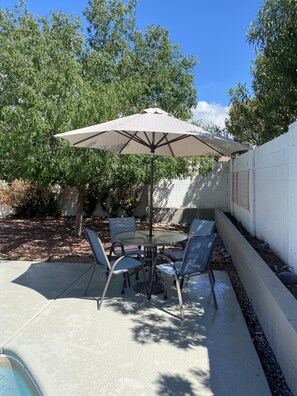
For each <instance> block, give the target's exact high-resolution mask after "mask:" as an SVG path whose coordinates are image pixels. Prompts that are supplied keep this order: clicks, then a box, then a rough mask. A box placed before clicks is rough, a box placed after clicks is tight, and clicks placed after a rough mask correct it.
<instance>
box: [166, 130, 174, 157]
mask: <svg viewBox="0 0 297 396" xmlns="http://www.w3.org/2000/svg"><path fill="white" fill-rule="evenodd" d="M165 140H166V142H167V145H168V147H169V150H170V152H171V154H172V157H175V155H174V152H173V150H172V147H171V142H169V140H168V139H167V133H166V135H165Z"/></svg>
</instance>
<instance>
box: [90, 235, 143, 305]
mask: <svg viewBox="0 0 297 396" xmlns="http://www.w3.org/2000/svg"><path fill="white" fill-rule="evenodd" d="M84 232H85V234H86V237H87V239H88V241H89V244H90V246H91V249H92V252H93V254H94V257H95V260H96V261H95V263H94V266H93V268H92V272H91V277H90V279H89V282H88V285H87V288H86V291H85V294H84V295H86V294H87V291H88V289H89V286H90V284H91V280H92V278H93V275H94V272H95V268H96V265H99V266H101V267H103V268H104V267H105V269H106V278H107V279H106V283H105V286H104V289H103V292H102V295H101V299H100V302H99V300H98V301H97V308H98V310H99V309H100V308H101V306H102V304H103V300H104V297H105V294H106V291H107V289H108V286H109V283H110V280H111V278H112V275H120V274H123V286H122V290H121V293H122V294H124V292H125V291H124V289H125V287H126V286H127V283H128V285H129V286H130V280H129V275H132V274H133V273H135V272H137V271H139V270H140V269H142V270H143V276H144V280H145V281H146V276H145V271H144V267H143V263H142V261H140V260H136V259H134V258H132V257H127V256H121V257H119V258H118V259H117V260H114V261H110V260H109V259H108V257H107V255H106V253H105V251H104V247H103V245H102V242H101V240H100V239H99V237H98V235H97V233H96V232H95V231H93V230H90V229H89V228H84ZM130 271H132V273H130Z"/></svg>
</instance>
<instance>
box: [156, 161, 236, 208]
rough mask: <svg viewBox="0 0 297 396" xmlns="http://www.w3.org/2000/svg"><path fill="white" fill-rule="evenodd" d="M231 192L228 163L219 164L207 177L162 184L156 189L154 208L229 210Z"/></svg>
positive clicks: (199, 176)
mask: <svg viewBox="0 0 297 396" xmlns="http://www.w3.org/2000/svg"><path fill="white" fill-rule="evenodd" d="M229 190H230V189H229V166H228V163H224V162H218V163H217V164H216V166H215V168H214V170H213V171H212V172H211V173H210V174H209V175H207V176H206V177H205V176H202V175H199V174H197V175H196V176H195V177H193V178H191V179H190V178H188V179H183V180H172V181H162V182H160V183H159V184H158V185H157V186H156V187H155V189H154V197H153V199H154V207H156V208H178V209H181V208H199V209H214V208H218V209H222V210H229Z"/></svg>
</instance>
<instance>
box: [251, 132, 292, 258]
mask: <svg viewBox="0 0 297 396" xmlns="http://www.w3.org/2000/svg"><path fill="white" fill-rule="evenodd" d="M255 166H256V169H255V176H256V179H255V202H256V212H255V216H256V235H257V236H258V237H259V238H260V239H264V240H265V241H266V242H268V243H269V244H270V245H271V247H272V248H273V250H274V251H275V253H277V254H278V255H279V256H280V257H281V258H283V259H284V260H285V261H286V262H288V237H289V233H288V219H289V213H288V209H289V208H288V187H289V134H288V133H286V134H285V135H282V136H279V137H278V138H276V139H274V140H272V141H270V142H268V143H267V144H264V145H262V146H260V147H258V148H257V149H256V150H255ZM296 264H297V263H296Z"/></svg>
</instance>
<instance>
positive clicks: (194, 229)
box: [161, 219, 215, 261]
mask: <svg viewBox="0 0 297 396" xmlns="http://www.w3.org/2000/svg"><path fill="white" fill-rule="evenodd" d="M214 228H215V221H211V220H202V219H193V220H192V223H191V227H190V229H189V232H188V238H189V237H191V236H194V235H195V236H206V235H211V234H213V232H214ZM187 241H188V239H187V240H186V241H183V243H182V244H181V246H180V249H168V250H163V251H162V252H161V253H164V254H166V256H169V257H170V258H171V259H172V260H177V261H180V260H182V258H183V256H184V253H185V247H186V244H187Z"/></svg>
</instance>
